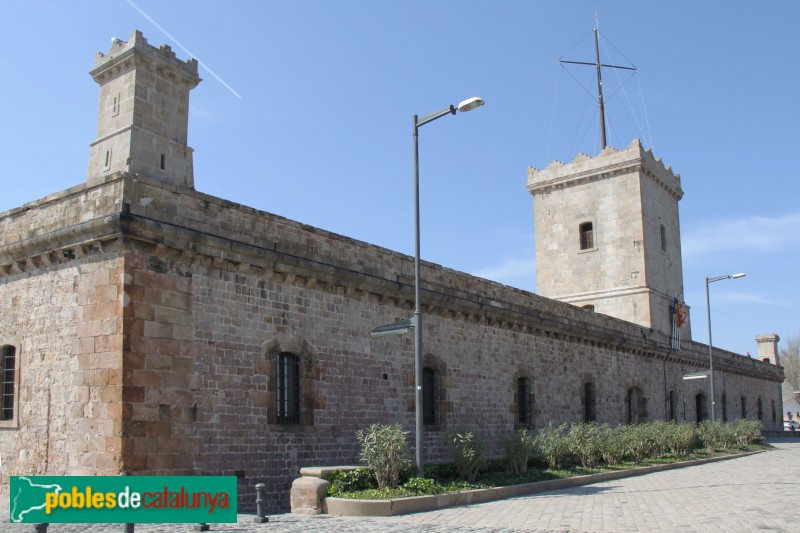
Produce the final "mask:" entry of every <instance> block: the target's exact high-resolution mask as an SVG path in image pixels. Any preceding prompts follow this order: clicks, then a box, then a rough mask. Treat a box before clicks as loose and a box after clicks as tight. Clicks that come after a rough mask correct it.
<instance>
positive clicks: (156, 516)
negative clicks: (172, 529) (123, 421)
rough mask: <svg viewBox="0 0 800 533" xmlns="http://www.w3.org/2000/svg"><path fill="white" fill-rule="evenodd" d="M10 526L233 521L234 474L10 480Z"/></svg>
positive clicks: (234, 504) (57, 477) (20, 478)
mask: <svg viewBox="0 0 800 533" xmlns="http://www.w3.org/2000/svg"><path fill="white" fill-rule="evenodd" d="M9 488H10V490H9V493H10V495H9V499H10V502H9V509H10V511H11V513H10V516H11V522H20V523H50V524H61V523H123V524H124V523H133V524H136V523H139V524H146V523H149V524H159V523H176V524H177V523H183V524H187V523H223V522H228V523H233V522H236V477H234V476H11V483H10V487H9Z"/></svg>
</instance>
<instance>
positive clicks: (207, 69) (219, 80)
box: [125, 0, 242, 100]
mask: <svg viewBox="0 0 800 533" xmlns="http://www.w3.org/2000/svg"><path fill="white" fill-rule="evenodd" d="M125 1H126V2H128V4H129V5H130V6H131V7H132V8H133V9H135V10H136V11H138V12H139V14H141V15H142V16H143V17H144V18H146V19H147V20H148V22H150V24H152V25H153V26H155V27H156V28H158V29H159V30H160V31H161V33H163V34H164V35H166V36H167V37H168V38H169V39H170V40H172V42H174V43H175V44H176V45H178V48H180V49H181V50H183V51H184V52H186V53H187V54H188V55H189V57H194V58H197V56H196V55H194V54H193V53H191V52H190V51H189V50H188V49H187V48H186V47H185V46H183V45H182V44H181V43H180V41H178V39H176V38H175V37H173V36H172V35H170V33H169V32H168V31H167V30H165V29H164V28H162V27H161V25H160V24H159V23H158V22H156V21H155V20H153V18H152V17H151V16H150V15H148V14H147V13H145V12H144V11H142V10H141V8H140V7H139V6H137V5H136V4H134V3H133V2H132V1H131V0H125ZM197 62H198V63H199V64H200V66H201V67H203V68H204V69H205V70H206V71H208V73H209V74H211V75H212V76H214V79H215V80H217V81H218V82H220V83H221V84H222V85H223V86H224V87H225V88H226V89H228V90H229V91H230V92H232V93H233V94H234V95H236V97H237V98H239V99H240V100H241V99H242V96H241V95H240V94H239V93H237V92H236V91H234V90H233V87H231V86H230V85H228V84H227V83H225V80H223V79H222V78H220V77H219V76H217V73H216V72H214V71H213V70H211V68H210V67H209V66H208V65H206V64H205V63H203V62H202V61H200V59H197Z"/></svg>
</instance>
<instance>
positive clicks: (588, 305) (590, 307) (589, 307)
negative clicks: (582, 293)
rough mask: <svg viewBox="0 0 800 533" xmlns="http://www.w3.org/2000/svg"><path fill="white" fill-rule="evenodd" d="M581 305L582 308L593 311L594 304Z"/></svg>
mask: <svg viewBox="0 0 800 533" xmlns="http://www.w3.org/2000/svg"><path fill="white" fill-rule="evenodd" d="M581 307H582V308H583V309H586V310H587V311H591V312H592V313H594V305H592V304H587V305H584V306H581Z"/></svg>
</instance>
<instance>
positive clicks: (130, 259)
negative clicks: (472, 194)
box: [0, 32, 783, 510]
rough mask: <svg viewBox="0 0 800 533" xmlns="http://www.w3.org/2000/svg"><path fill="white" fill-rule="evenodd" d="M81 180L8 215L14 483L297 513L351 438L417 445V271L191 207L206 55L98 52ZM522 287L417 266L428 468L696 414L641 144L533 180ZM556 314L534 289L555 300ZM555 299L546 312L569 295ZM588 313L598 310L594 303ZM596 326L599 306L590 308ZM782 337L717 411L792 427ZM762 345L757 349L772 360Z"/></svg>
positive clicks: (675, 267)
mask: <svg viewBox="0 0 800 533" xmlns="http://www.w3.org/2000/svg"><path fill="white" fill-rule="evenodd" d="M91 75H92V76H93V78H94V79H95V80H96V81H97V82H98V83H99V84H100V105H99V119H98V138H97V140H95V141H94V142H93V143H92V144H91V150H90V156H89V169H88V176H87V179H86V181H85V183H83V184H80V185H77V186H75V187H72V188H70V189H67V190H64V191H61V192H57V193H55V194H52V195H50V196H48V197H45V198H42V199H40V200H36V201H33V202H30V203H28V204H25V205H23V206H22V207H19V208H16V209H11V210H9V211H6V212H3V213H0V226H1V227H2V232H1V233H0V310H2V316H3V317H4V319H3V321H2V322H0V349H1V350H2V361H3V374H2V376H3V389H2V406H0V407H2V409H1V410H0V415H1V416H0V454H2V456H1V457H0V459H1V460H2V465H3V469H2V474H0V476H2V477H0V483H1V485H0V486H1V487H2V490H3V491H7V489H8V480H9V476H10V475H24V474H30V475H36V474H39V475H43V474H50V475H60V474H65V475H66V474H69V475H116V474H119V473H122V472H127V473H129V474H131V475H137V474H141V475H153V474H172V475H190V474H198V475H200V474H203V475H235V476H237V477H239V478H240V484H239V493H240V497H241V498H243V501H247V502H252V493H253V486H254V485H255V484H256V483H259V482H263V483H266V485H267V491H268V496H269V508H270V509H272V510H276V509H285V508H286V507H287V506H288V499H289V497H288V494H289V486H290V484H291V482H292V480H293V479H294V478H295V477H297V475H298V470H299V468H300V467H303V466H311V465H323V464H348V463H354V462H357V460H358V451H359V450H358V444H357V442H356V439H355V432H356V430H358V429H360V428H363V427H365V426H367V425H369V424H371V423H374V422H398V423H400V424H402V425H403V427H405V428H407V429H409V430H413V428H414V410H415V406H414V391H413V384H414V356H413V353H414V347H413V340H412V338H411V336H408V335H406V336H393V337H380V338H371V337H370V331H371V329H372V328H374V327H376V326H380V325H382V324H387V323H390V322H395V321H399V320H403V319H405V318H407V317H408V316H410V314H411V310H412V309H413V307H414V277H413V273H414V265H413V258H411V257H408V256H405V255H403V254H400V253H397V252H393V251H391V250H387V249H384V248H380V247H377V246H374V245H370V244H368V243H365V242H360V241H356V240H353V239H350V238H348V237H345V236H341V235H336V234H333V233H329V232H326V231H324V230H321V229H318V228H314V227H311V226H308V225H305V224H303V223H301V222H295V221H292V220H287V219H285V218H282V217H279V216H276V215H273V214H270V213H266V212H263V211H258V210H256V209H252V208H249V207H246V206H243V205H239V204H235V203H232V202H229V201H226V200H224V199H221V198H216V197H213V196H209V195H207V194H203V193H202V192H198V191H197V190H195V189H194V178H193V170H192V168H193V166H192V149H191V148H190V147H189V146H188V145H187V138H188V137H187V131H188V106H189V92H190V90H191V89H192V88H194V87H195V86H196V85H197V84H198V83H199V81H200V79H199V77H198V74H197V62H196V61H193V60H190V61H188V62H186V61H182V60H179V59H177V58H176V57H175V54H174V53H173V52H172V51H171V50H170V48H169V47H168V46H162V47H160V48H155V47H153V46H151V45H150V44H148V43H147V41H146V40H145V38H144V37H143V36H142V34H141V33H139V32H134V33H133V34H132V35H131V37H130V38H129V40H128V41H127V42H123V41H120V42H117V43H115V44H113V45H112V48H111V50H110V52H109V53H108V54H105V55H104V54H98V56H97V58H96V60H95V63H94V68H93V69H92V70H91ZM528 189H529V191H530V192H531V194H533V195H534V206H535V223H536V229H535V231H536V242H537V250H536V252H537V259H538V266H537V270H538V279H537V284H538V287H539V290H540V291H541V293H542V295H536V294H531V293H528V292H525V291H522V290H518V289H514V288H511V287H507V286H504V285H501V284H498V283H494V282H491V281H487V280H484V279H480V278H476V277H474V276H470V275H467V274H464V273H461V272H457V271H454V270H450V269H447V268H443V267H440V266H438V265H434V264H430V263H423V265H422V298H423V302H424V305H425V314H426V321H425V332H424V333H425V339H426V344H425V353H424V366H425V370H424V384H425V385H424V391H423V396H424V412H425V460H426V461H427V462H435V461H444V460H447V459H448V455H447V449H446V448H445V447H444V443H443V437H444V434H445V433H446V432H447V431H449V430H453V429H458V428H464V427H469V428H474V429H476V430H477V431H478V432H479V433H480V434H481V435H482V436H483V437H484V438H485V439H487V440H488V442H489V443H490V449H491V451H492V453H494V454H499V453H500V450H501V442H502V438H503V437H504V436H505V435H507V434H509V433H510V432H512V431H513V430H514V429H515V428H518V427H531V428H536V427H541V426H543V425H544V424H546V423H547V422H548V421H553V422H556V423H560V422H568V421H582V420H587V421H590V420H596V421H598V422H608V423H611V424H626V423H635V422H641V421H650V420H679V421H683V420H689V421H698V420H701V419H704V418H706V417H708V416H709V414H708V403H709V402H708V397H707V394H708V386H707V383H706V381H684V380H683V379H682V376H683V375H684V374H686V373H690V372H698V371H703V370H705V369H707V368H708V363H709V359H708V347H707V346H706V345H703V344H699V343H696V342H692V341H691V340H690V337H691V334H690V331H689V325H688V323H687V324H685V325H683V326H681V329H682V330H683V331H682V333H683V339H682V342H681V345H680V348H677V347H675V345H674V342H673V335H672V334H673V333H674V328H671V325H670V318H669V311H668V309H669V304H670V303H671V302H672V301H673V299H674V298H678V299H679V300H682V291H683V287H682V272H681V255H680V227H679V222H678V200H679V199H680V197H681V195H682V191H681V188H680V179H679V177H678V176H677V175H675V174H673V173H672V171H671V170H670V169H668V168H665V166H664V165H663V164H662V163H661V162H660V161H659V160H657V159H655V158H654V157H653V156H652V154H651V153H650V152H647V151H644V150H643V149H642V148H641V146H640V145H639V143H638V142H634V143H632V144H631V145H630V146H629V147H627V148H626V149H623V150H615V149H606V150H604V151H603V152H602V153H601V154H599V155H598V156H597V157H595V158H589V157H585V156H580V157H578V158H577V159H576V160H574V161H573V162H571V163H569V164H560V163H554V164H552V165H550V166H549V167H548V168H547V169H545V170H542V171H537V170H535V169H530V170H529V175H528ZM545 296H547V297H545ZM559 300H561V301H559ZM586 306H593V307H592V308H588V309H586V308H584V307H586ZM591 309H593V310H594V311H595V312H591ZM777 340H778V339H777V336H776V335H771V336H769V335H768V336H762V337H760V338H759V353H760V359H752V358H749V357H745V356H742V355H739V354H735V353H731V352H727V351H723V350H719V349H717V350H714V372H715V382H716V384H717V385H716V395H715V396H716V398H715V401H716V405H717V406H718V407H717V416H718V418H719V419H724V420H729V421H735V420H738V419H740V418H744V417H748V418H758V419H760V420H761V421H762V424H763V428H764V429H765V430H779V429H781V427H782V426H781V422H782V421H781V418H782V417H781V413H782V411H783V409H782V404H781V382H782V381H783V370H782V368H781V367H780V366H779V361H778V360H777V355H776V354H777ZM762 348H763V349H762Z"/></svg>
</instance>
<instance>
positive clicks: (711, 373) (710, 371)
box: [706, 273, 745, 422]
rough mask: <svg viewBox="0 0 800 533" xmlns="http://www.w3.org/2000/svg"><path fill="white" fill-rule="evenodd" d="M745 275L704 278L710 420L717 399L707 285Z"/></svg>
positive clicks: (712, 416) (714, 413) (714, 418)
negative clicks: (715, 394)
mask: <svg viewBox="0 0 800 533" xmlns="http://www.w3.org/2000/svg"><path fill="white" fill-rule="evenodd" d="M743 277H745V274H744V273H739V274H726V275H725V276H714V277H711V278H708V277H707V278H706V309H707V311H708V377H709V378H710V380H709V389H710V393H711V421H712V422H714V421H716V406H717V401H716V399H715V398H714V352H713V348H712V347H711V300H710V297H709V292H708V286H709V285H711V284H712V283H714V282H715V281H721V280H723V279H739V278H743Z"/></svg>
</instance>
